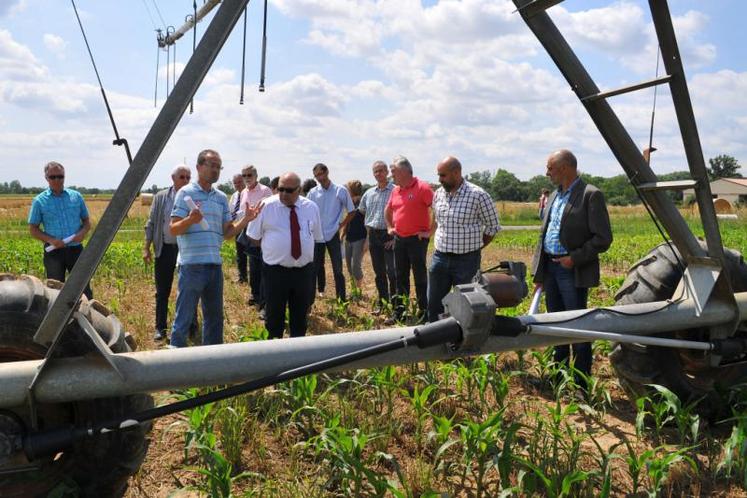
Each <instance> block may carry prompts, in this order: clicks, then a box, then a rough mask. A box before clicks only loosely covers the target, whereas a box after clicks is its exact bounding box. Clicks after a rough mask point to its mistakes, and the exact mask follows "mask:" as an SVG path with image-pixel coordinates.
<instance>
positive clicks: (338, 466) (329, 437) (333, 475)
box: [303, 415, 388, 496]
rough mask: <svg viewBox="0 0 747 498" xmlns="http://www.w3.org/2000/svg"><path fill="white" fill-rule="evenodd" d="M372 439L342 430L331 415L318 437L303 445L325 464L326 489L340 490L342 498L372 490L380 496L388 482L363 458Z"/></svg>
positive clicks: (358, 432) (350, 430)
mask: <svg viewBox="0 0 747 498" xmlns="http://www.w3.org/2000/svg"><path fill="white" fill-rule="evenodd" d="M376 437H378V436H376V435H372V434H367V433H365V432H363V431H361V430H360V429H358V428H355V429H347V428H345V427H342V426H341V425H340V417H339V416H337V415H335V416H334V417H331V418H330V419H328V420H327V422H326V424H325V427H324V429H323V430H322V432H321V434H319V435H318V436H314V437H312V438H311V439H309V440H308V441H307V442H306V443H303V444H304V445H305V446H306V447H309V448H311V449H313V450H314V453H315V455H316V456H317V457H318V458H321V459H322V460H323V461H324V462H326V463H327V464H328V467H327V469H328V470H329V471H330V478H329V481H328V486H329V487H332V488H338V489H341V490H343V491H344V492H345V495H346V496H347V495H352V496H360V495H362V494H365V493H368V492H369V491H370V489H371V488H373V490H374V491H375V492H376V491H380V492H379V493H377V494H375V495H376V496H380V495H383V493H384V492H385V491H386V489H387V487H388V483H387V481H386V478H385V477H383V476H381V475H380V474H379V473H377V472H376V471H374V470H373V469H372V468H371V463H372V457H371V456H366V451H365V450H366V448H367V446H368V444H369V443H370V442H371V441H372V440H374V439H375V438H376ZM374 457H375V455H374Z"/></svg>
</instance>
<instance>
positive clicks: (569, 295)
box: [532, 149, 612, 387]
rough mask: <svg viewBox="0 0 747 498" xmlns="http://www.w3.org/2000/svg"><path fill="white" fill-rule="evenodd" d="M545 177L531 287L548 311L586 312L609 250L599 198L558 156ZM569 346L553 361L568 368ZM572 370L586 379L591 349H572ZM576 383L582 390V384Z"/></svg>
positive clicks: (571, 161) (570, 162) (565, 157)
mask: <svg viewBox="0 0 747 498" xmlns="http://www.w3.org/2000/svg"><path fill="white" fill-rule="evenodd" d="M547 176H548V177H549V178H550V181H551V182H552V183H553V184H554V185H557V186H558V188H557V190H556V191H555V192H553V193H552V194H551V195H550V198H549V199H548V202H547V209H546V212H545V216H544V220H543V222H542V231H541V235H540V238H539V242H538V244H537V249H536V250H535V253H534V258H533V260H532V275H533V276H534V282H535V286H536V287H537V288H544V292H545V303H546V306H547V311H549V312H555V311H567V310H576V309H584V308H586V301H587V297H588V292H589V288H590V287H596V286H597V285H599V254H600V253H603V252H604V251H606V250H607V249H608V248H609V247H610V244H612V230H611V229H610V218H609V215H608V214H607V206H606V205H605V202H604V195H603V194H602V192H601V191H600V190H599V189H597V188H596V187H595V186H593V185H587V184H586V183H585V182H584V181H583V180H582V179H581V178H580V177H579V176H578V168H577V162H576V157H575V156H574V155H573V153H572V152H571V151H569V150H565V149H562V150H559V151H557V152H554V153H552V154H550V157H548V159H547ZM569 356H570V348H569V346H568V345H563V346H556V347H555V361H557V362H565V363H567V362H568V358H569ZM573 356H574V365H575V368H576V370H578V371H579V372H581V373H583V374H585V375H586V376H589V375H590V374H591V362H592V355H591V343H588V342H586V343H579V344H574V345H573ZM576 381H577V383H579V385H581V386H582V387H586V385H585V384H586V383H585V379H584V378H577V379H576Z"/></svg>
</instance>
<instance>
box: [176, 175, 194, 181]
mask: <svg viewBox="0 0 747 498" xmlns="http://www.w3.org/2000/svg"><path fill="white" fill-rule="evenodd" d="M190 178H192V177H191V176H187V175H179V179H180V180H189V179H190Z"/></svg>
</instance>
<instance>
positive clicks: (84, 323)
mask: <svg viewBox="0 0 747 498" xmlns="http://www.w3.org/2000/svg"><path fill="white" fill-rule="evenodd" d="M73 318H75V319H76V320H77V321H78V325H80V328H81V329H83V332H85V333H86V335H87V336H88V338H89V339H91V342H93V346H94V347H95V348H96V351H98V352H99V354H101V356H102V357H103V358H104V359H105V360H106V362H107V363H108V364H109V366H110V367H112V369H113V370H114V371H115V372H117V375H118V376H119V378H120V379H122V380H124V381H126V380H127V378H126V376H125V374H124V373H122V371H121V370H120V369H119V367H117V362H116V361H115V360H114V353H113V352H112V350H111V349H110V348H109V346H107V345H106V343H105V342H104V340H103V339H102V338H101V336H100V335H99V333H98V332H96V329H95V328H93V325H91V322H89V321H88V318H86V317H85V315H83V314H82V313H80V312H79V311H76V312H75V313H73Z"/></svg>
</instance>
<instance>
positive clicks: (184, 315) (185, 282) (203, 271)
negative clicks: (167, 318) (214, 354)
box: [171, 264, 223, 348]
mask: <svg viewBox="0 0 747 498" xmlns="http://www.w3.org/2000/svg"><path fill="white" fill-rule="evenodd" d="M178 289H179V293H178V294H177V295H176V316H175V317H174V326H173V330H172V332H171V345H172V346H176V347H178V348H183V347H185V346H186V345H187V334H188V332H189V326H190V324H191V323H192V320H193V317H194V314H195V310H196V308H197V301H198V300H201V301H202V344H204V345H206V346H207V345H208V344H222V343H223V267H222V266H221V265H207V264H206V265H202V264H199V265H181V266H179V287H178Z"/></svg>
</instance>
